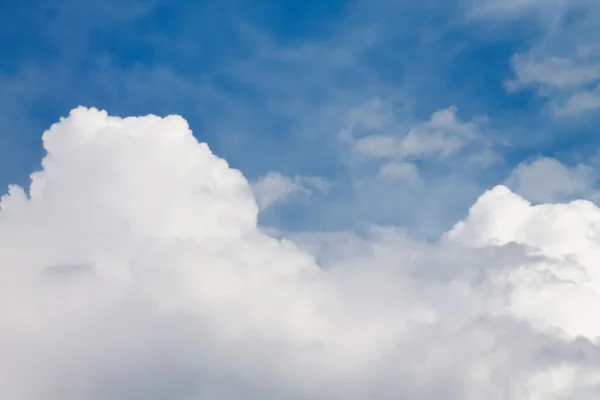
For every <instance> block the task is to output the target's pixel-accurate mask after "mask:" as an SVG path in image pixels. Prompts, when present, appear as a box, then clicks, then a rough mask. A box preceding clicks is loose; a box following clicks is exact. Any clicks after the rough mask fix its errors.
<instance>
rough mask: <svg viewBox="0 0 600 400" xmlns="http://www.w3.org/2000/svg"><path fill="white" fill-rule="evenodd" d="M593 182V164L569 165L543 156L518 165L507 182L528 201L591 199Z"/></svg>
mask: <svg viewBox="0 0 600 400" xmlns="http://www.w3.org/2000/svg"><path fill="white" fill-rule="evenodd" d="M594 181H595V172H594V170H593V168H592V167H590V166H587V165H584V164H579V165H576V166H574V167H572V168H569V167H567V166H565V165H563V164H562V163H561V162H560V161H558V160H556V159H553V158H548V157H541V158H538V159H536V160H534V161H532V162H531V163H522V164H519V165H518V166H517V167H516V168H515V169H514V170H513V171H512V174H511V176H510V177H509V178H508V179H507V181H506V184H507V185H508V186H509V187H511V188H512V190H514V191H516V192H517V193H519V194H520V195H522V196H524V197H525V198H527V199H528V200H530V201H533V202H537V203H544V202H556V201H565V200H569V199H574V198H586V197H588V198H589V196H590V195H591V194H592V192H593V191H594V190H593V186H594Z"/></svg>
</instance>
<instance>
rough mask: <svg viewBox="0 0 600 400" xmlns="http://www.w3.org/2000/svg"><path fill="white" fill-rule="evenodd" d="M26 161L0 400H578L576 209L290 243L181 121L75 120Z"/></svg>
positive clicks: (582, 308)
mask: <svg viewBox="0 0 600 400" xmlns="http://www.w3.org/2000/svg"><path fill="white" fill-rule="evenodd" d="M44 146H45V149H46V150H47V152H48V154H47V156H46V158H45V159H44V161H43V170H42V171H40V172H38V173H36V174H34V175H33V176H32V185H31V188H30V196H29V197H28V196H27V195H26V193H25V191H24V190H23V189H21V188H19V187H16V186H13V187H12V188H11V189H10V193H9V194H8V195H6V196H4V197H3V198H2V201H1V203H0V242H1V243H2V246H1V247H0V326H1V327H2V329H0V353H1V354H2V357H1V358H0V397H1V398H7V399H9V398H16V399H20V400H39V399H41V398H43V399H46V400H58V399H60V400H79V399H88V400H102V399H107V398H110V399H128V400H135V399H140V400H141V399H144V400H148V399H164V398H169V399H173V400H188V399H194V400H202V399H214V398H219V399H223V400H234V399H267V400H268V399H280V398H310V399H323V400H325V399H333V398H348V399H357V400H358V399H365V398H370V399H387V398H390V397H393V398H419V399H432V400H433V399H439V398H444V399H456V400H458V399H460V400H464V399H467V400H469V399H472V400H475V399H481V398H486V399H492V400H493V399H511V400H526V399H527V400H529V399H542V398H543V399H545V400H546V399H550V400H552V399H555V400H559V399H564V398H578V399H588V398H589V399H591V398H596V397H597V394H598V391H599V390H600V386H599V381H598V378H597V377H598V374H599V373H600V363H599V362H598V360H599V356H600V347H598V339H599V337H600V324H599V323H598V319H597V318H596V315H595V313H596V311H595V310H597V308H598V307H597V306H598V305H600V296H599V293H600V283H599V282H600V275H599V274H598V273H597V271H596V269H597V268H596V262H597V260H598V257H599V256H600V254H599V252H600V247H599V246H598V243H599V242H598V240H597V239H598V237H600V232H599V231H598V230H599V229H600V228H599V227H600V210H599V209H598V208H596V207H595V206H594V205H593V204H592V203H589V202H586V201H577V202H573V203H569V204H544V205H538V206H532V205H531V204H529V203H528V202H527V201H526V200H524V199H522V198H521V197H519V196H518V195H516V194H514V193H512V192H511V191H510V190H509V189H507V188H506V187H497V188H495V189H493V190H492V191H489V192H487V193H485V194H484V195H483V196H482V197H481V198H480V199H479V200H478V201H477V202H476V204H475V205H474V206H473V208H472V209H471V210H470V212H469V216H468V217H467V218H466V219H465V220H464V221H462V222H459V223H458V224H457V225H456V227H455V228H454V229H453V230H452V231H451V232H450V233H449V234H448V235H447V236H446V237H444V238H443V240H441V241H440V242H435V243H428V242H421V241H418V240H415V239H412V238H410V237H409V236H407V235H406V234H405V233H402V232H401V231H399V230H396V229H392V228H387V229H384V228H374V229H373V230H372V231H370V232H367V233H366V234H365V235H363V236H361V237H359V236H357V235H354V234H351V233H329V234H325V233H323V234H307V235H306V236H305V240H304V241H303V240H301V239H299V238H296V239H294V240H295V242H294V241H291V240H289V239H287V240H286V239H282V240H278V239H274V238H272V237H269V236H268V235H266V233H265V232H263V231H262V230H261V228H260V227H258V226H257V222H256V221H257V213H258V207H257V204H256V202H255V199H254V198H253V196H252V191H251V187H250V184H249V183H248V182H247V181H246V179H245V178H244V177H243V176H242V174H241V173H240V172H238V171H236V170H233V169H231V168H229V167H228V165H227V163H226V162H225V161H224V160H222V159H219V158H218V157H216V156H214V155H213V154H212V153H211V152H210V150H209V148H208V146H206V145H205V144H200V143H198V142H197V141H196V139H195V138H194V137H193V136H192V135H191V133H190V132H189V129H188V127H187V124H186V123H185V121H184V120H183V119H181V118H180V117H174V116H171V117H167V118H164V119H161V118H158V117H154V116H147V117H138V118H125V119H121V118H115V117H108V116H107V115H106V113H104V112H100V111H97V110H94V109H89V110H88V109H84V108H79V109H76V110H74V111H73V112H72V113H71V115H70V116H69V117H68V118H66V119H64V120H62V121H61V122H60V123H58V124H56V125H54V126H53V127H52V128H51V129H50V130H49V131H47V132H46V133H45V134H44ZM442 201H443V200H442ZM304 242H306V243H309V242H310V246H306V247H305V244H304ZM308 247H310V248H311V251H310V252H309V251H307V250H305V248H308ZM316 260H319V263H317V262H316ZM576 337H580V339H578V340H574V338H576ZM547 380H551V382H552V384H548V383H547Z"/></svg>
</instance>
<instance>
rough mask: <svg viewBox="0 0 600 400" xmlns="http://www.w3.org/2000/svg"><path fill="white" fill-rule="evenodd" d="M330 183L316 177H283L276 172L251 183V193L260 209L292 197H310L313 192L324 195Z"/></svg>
mask: <svg viewBox="0 0 600 400" xmlns="http://www.w3.org/2000/svg"><path fill="white" fill-rule="evenodd" d="M330 187H331V183H330V182H328V181H327V180H326V179H324V178H321V177H316V176H309V177H304V176H295V177H294V178H291V177H287V176H283V175H282V174H280V173H278V172H269V173H268V174H266V175H265V176H263V177H261V178H259V179H258V180H257V181H256V182H254V183H252V193H253V194H254V197H255V199H256V201H257V202H258V205H259V206H260V208H261V209H266V208H267V207H269V206H271V205H273V204H276V203H281V202H283V201H285V200H288V199H289V198H290V197H291V196H294V195H299V194H302V195H307V196H310V195H311V194H313V193H314V192H315V191H317V192H320V193H326V192H327V191H329V189H330Z"/></svg>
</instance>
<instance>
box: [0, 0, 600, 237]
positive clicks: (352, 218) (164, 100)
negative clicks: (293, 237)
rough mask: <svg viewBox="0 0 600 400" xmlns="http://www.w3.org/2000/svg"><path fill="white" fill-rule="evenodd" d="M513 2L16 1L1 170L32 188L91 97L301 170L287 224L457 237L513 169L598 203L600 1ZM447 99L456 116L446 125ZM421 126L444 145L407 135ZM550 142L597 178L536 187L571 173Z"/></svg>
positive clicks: (271, 212)
mask: <svg viewBox="0 0 600 400" xmlns="http://www.w3.org/2000/svg"><path fill="white" fill-rule="evenodd" d="M502 4H503V5H498V4H497V3H495V2H491V1H485V0H450V1H448V0H444V1H442V0H424V1H419V2H413V1H390V0H376V1H363V0H346V1H316V0H309V1H303V2H292V1H289V0H288V1H283V0H269V1H267V0H260V1H253V2H243V1H236V0H221V1H212V0H205V1H179V2H176V3H173V2H167V1H161V0H148V1H130V2H120V1H114V0H106V1H102V2H99V1H92V2H89V1H83V0H65V1H39V0H28V1H20V2H9V1H2V2H0V15H1V16H2V17H0V18H1V19H2V23H1V24H0V186H1V187H2V188H6V187H7V185H8V184H9V183H19V184H25V183H26V182H27V180H28V175H29V174H30V172H31V171H32V170H35V169H36V168H38V167H39V160H40V159H41V157H42V155H43V151H42V146H41V134H42V132H43V131H44V130H45V129H47V128H48V127H49V126H50V125H51V124H52V123H54V122H56V121H57V120H58V118H59V117H60V116H65V115H67V114H68V112H69V110H70V109H72V108H74V107H76V106H78V105H84V106H90V107H92V106H93V107H97V108H101V109H106V110H107V111H108V112H109V113H110V114H114V115H120V116H127V115H145V114H149V113H153V114H157V115H166V114H180V115H182V116H184V117H185V118H186V119H187V120H188V122H189V124H190V126H191V129H192V130H193V132H194V134H195V135H196V137H197V138H198V139H199V140H201V141H205V142H207V143H208V144H209V146H210V147H211V149H212V150H213V151H214V152H215V153H216V154H217V155H219V156H221V157H223V158H225V159H226V160H227V161H228V162H229V163H230V164H231V165H232V166H233V167H235V168H239V169H240V170H241V171H242V172H243V173H244V175H245V176H246V177H247V178H248V179H249V180H251V181H252V182H260V181H261V178H262V177H264V176H265V175H267V174H268V173H269V172H276V173H279V174H281V177H288V181H286V182H288V183H289V184H290V185H295V189H294V190H295V192H293V193H296V195H290V196H287V195H286V196H283V195H282V197H285V199H284V198H282V199H279V200H280V201H278V202H276V203H275V204H272V205H270V206H269V207H265V209H264V210H263V212H262V214H261V218H262V223H263V224H264V225H273V226H276V227H278V228H280V229H291V230H329V229H346V228H352V227H360V226H362V225H363V224H400V225H402V226H405V227H407V228H408V229H411V230H414V231H415V232H417V233H421V234H424V235H430V234H437V233H439V232H441V231H444V230H446V229H448V228H449V226H450V225H451V224H452V223H453V222H454V221H455V220H456V219H458V218H460V217H462V216H463V215H465V214H466V212H467V210H468V207H469V206H470V205H471V204H472V203H473V200H474V199H475V198H477V197H478V196H479V195H480V194H481V193H482V192H483V191H484V190H486V189H488V188H490V187H492V186H493V185H495V184H498V183H503V182H506V181H507V179H508V180H509V181H510V182H512V185H513V186H514V188H515V190H517V191H519V190H520V191H522V192H523V193H530V196H531V197H532V200H535V199H541V200H554V199H555V198H556V197H557V196H558V200H566V199H569V198H571V197H587V198H590V199H592V200H593V199H594V198H595V196H596V192H595V172H594V171H595V165H596V163H597V146H598V139H597V134H596V127H597V126H598V121H599V118H598V115H599V113H598V110H600V102H599V101H598V99H599V98H600V94H599V92H598V89H597V86H598V79H600V73H598V72H597V70H598V69H599V68H600V61H599V60H600V58H599V57H598V53H599V51H598V50H599V48H598V46H597V45H596V44H595V43H597V40H596V38H597V37H598V32H599V31H600V29H597V28H595V25H596V24H595V23H594V16H598V15H599V12H600V11H599V10H600V7H598V6H596V5H595V4H594V2H592V1H579V2H574V3H573V5H571V6H565V5H563V4H562V3H561V2H560V1H549V0H546V1H544V0H530V1H517V0H514V1H508V2H504V3H502ZM440 110H454V111H451V112H450V114H452V113H454V114H452V115H454V118H455V119H454V120H453V122H452V121H450V122H447V121H446V122H444V123H442V124H441V125H439V124H438V125H436V124H435V123H433V125H431V124H429V123H428V121H431V119H432V115H434V113H436V112H438V111H440ZM450 114H448V115H450ZM343 132H346V136H344V135H343V134H342V133H343ZM408 132H416V134H415V135H416V136H415V137H422V132H425V134H424V135H425V136H427V135H429V136H427V137H429V139H432V138H433V139H432V140H434V142H435V140H438V139H439V140H442V141H444V143H442V144H439V142H437V143H438V144H437V145H436V144H435V143H434V142H431V140H430V141H429V142H427V143H428V144H427V143H425V142H419V144H418V146H429V145H432V143H433V146H434V147H433V148H427V149H425V147H419V149H417V150H415V148H412V147H411V149H412V150H411V149H409V150H407V147H406V146H408V145H407V144H406V142H402V140H404V138H406V136H407V133H408ZM420 132H421V133H420ZM432 132H434V133H433V134H432ZM419 135H421V136H419ZM432 135H433V136H432ZM436 135H437V136H436ZM440 135H441V136H440ZM465 135H466V136H465ZM438 136H439V137H438ZM374 137H385V138H386V139H385V140H387V142H385V141H384V142H382V141H379V142H378V143H380V144H381V143H384V146H383V147H384V148H385V147H387V150H385V149H384V150H383V153H382V152H381V151H382V149H381V148H378V149H374V148H373V147H372V146H373V145H374V144H373V143H375V142H373V141H371V142H369V143H367V142H366V141H363V139H365V138H374ZM436 138H437V139H436ZM429 139H428V140H429ZM419 140H421V139H419ZM457 141H459V142H460V143H459V142H457ZM385 143H387V144H388V146H386V145H385ZM457 143H459V144H457ZM448 145H451V146H455V147H452V148H453V149H454V150H449V148H448V147H444V146H448ZM365 146H367V147H365ZM369 146H370V147H369ZM390 146H391V147H394V148H395V149H396V150H389V148H390ZM435 146H437V147H435ZM540 157H550V158H552V159H553V160H554V159H555V160H556V161H557V162H558V165H559V167H560V168H563V170H561V171H562V172H563V173H564V174H566V175H564V176H565V177H566V178H565V180H566V181H571V180H573V179H581V180H582V182H579V181H578V185H579V186H577V185H575V186H576V187H577V188H576V189H573V188H566V189H565V188H559V187H552V188H550V189H548V188H545V189H535V190H537V191H538V192H536V193H533V194H531V193H532V189H531V187H532V186H531V185H529V186H528V187H527V188H525V186H524V185H525V183H523V182H526V180H527V179H533V180H534V181H535V180H539V179H542V180H544V179H546V180H552V179H553V175H552V174H553V173H555V172H556V171H555V170H545V169H544V167H543V165H542V164H539V163H538V164H536V163H535V160H536V159H539V158H540ZM522 163H525V164H524V165H525V166H526V167H528V168H529V169H527V168H525V170H526V171H529V172H530V173H529V175H527V174H526V177H525V178H523V177H522V176H515V168H517V167H518V166H519V165H523V164H522ZM544 165H546V164H544ZM578 165H582V166H583V167H585V168H588V169H585V168H584V169H585V170H586V171H589V173H586V174H585V177H584V178H582V177H581V174H579V175H577V171H579V170H577V171H576V168H577V166H578ZM386 166H387V167H386ZM384 167H385V168H384ZM522 170H523V169H521V170H519V171H522ZM532 171H533V172H532ZM532 176H533V177H534V178H532ZM540 176H541V177H543V178H536V177H540ZM311 177H312V178H315V177H316V178H319V179H320V180H319V181H318V182H321V183H323V184H319V185H316V186H315V183H314V182H316V181H315V180H314V179H313V180H310V178H311ZM307 178H308V180H307ZM282 182H283V181H282ZM557 185H558V183H557ZM298 188H300V189H301V190H298ZM2 190H4V189H2ZM539 190H542V191H544V190H545V192H544V193H542V194H540V192H539ZM292 191H293V190H292ZM549 197H554V198H549Z"/></svg>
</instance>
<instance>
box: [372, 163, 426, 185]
mask: <svg viewBox="0 0 600 400" xmlns="http://www.w3.org/2000/svg"><path fill="white" fill-rule="evenodd" d="M379 174H380V175H381V176H383V177H384V178H388V179H391V180H396V181H403V182H408V183H414V182H416V181H418V180H419V169H418V168H417V166H416V165H415V164H411V163H407V162H390V163H388V164H385V165H384V166H383V167H381V169H380V170H379Z"/></svg>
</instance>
